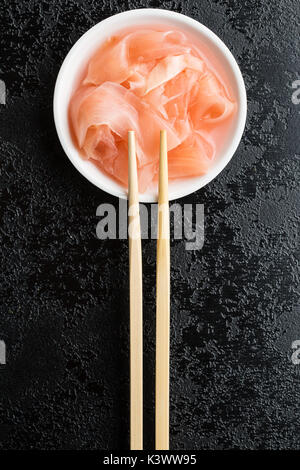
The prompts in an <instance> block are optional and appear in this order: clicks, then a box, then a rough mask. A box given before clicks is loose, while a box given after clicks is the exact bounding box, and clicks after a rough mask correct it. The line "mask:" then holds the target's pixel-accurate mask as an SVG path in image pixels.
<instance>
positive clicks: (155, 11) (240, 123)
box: [53, 8, 247, 202]
mask: <svg viewBox="0 0 300 470" xmlns="http://www.w3.org/2000/svg"><path fill="white" fill-rule="evenodd" d="M147 14H150V15H157V16H158V17H159V18H163V17H164V19H170V20H172V18H173V19H175V20H176V19H177V20H179V21H182V22H183V23H185V24H186V25H187V26H190V27H194V28H195V29H197V30H198V31H199V33H200V34H202V35H204V36H207V37H209V39H210V40H211V41H212V42H213V43H214V45H215V46H217V48H218V49H219V50H220V51H221V53H222V54H223V56H225V58H226V60H227V62H228V64H229V65H230V67H231V71H232V73H233V74H234V76H235V79H236V84H237V89H238V93H239V100H240V104H239V110H238V119H237V124H236V128H235V131H234V134H233V138H232V141H231V143H230V144H229V146H228V148H227V149H226V152H225V153H224V155H222V158H221V159H220V160H219V161H218V162H216V163H215V165H213V166H212V168H211V169H210V170H209V172H208V173H206V174H205V175H203V176H202V177H199V178H201V181H199V179H198V178H194V179H191V180H194V182H195V183H194V184H192V188H191V186H190V185H187V184H185V185H184V184H183V185H182V190H180V191H177V193H175V195H174V194H173V195H172V194H171V196H170V197H169V200H170V201H171V200H174V199H179V198H181V197H184V196H187V195H189V194H192V193H194V192H196V191H198V190H199V189H201V188H203V187H204V186H206V185H207V184H208V183H210V182H211V181H212V180H213V179H214V178H216V176H218V174H219V173H221V171H222V170H223V169H224V168H225V167H226V165H227V164H228V163H229V161H230V160H231V159H232V157H233V155H234V154H235V151H236V149H237V147H238V145H239V143H240V141H241V138H242V135H243V132H244V128H245V124H246V117H247V95H246V88H245V83H244V79H243V76H242V73H241V71H240V68H239V66H238V64H237V62H236V60H235V58H234V56H233V54H232V52H231V51H230V50H229V48H228V47H227V46H226V45H225V43H224V42H223V41H222V40H221V39H220V38H219V37H218V36H217V35H216V34H215V33H214V32H213V31H211V30H210V29H209V28H208V27H207V26H205V25H203V24H202V23H200V22H199V21H197V20H195V19H193V18H191V17H189V16H186V15H184V14H182V13H178V12H174V11H170V10H164V9H160V8H139V9H135V10H126V11H123V12H121V13H117V14H115V15H111V16H109V17H108V18H105V19H104V20H101V21H100V22H98V23H96V24H95V25H94V26H92V27H91V28H90V29H88V30H87V31H86V32H85V33H84V34H83V35H81V36H80V38H79V39H78V40H77V41H76V42H75V44H73V46H72V47H71V49H70V50H69V52H68V53H67V55H66V57H65V59H64V61H63V63H62V65H61V67H60V70H59V72H58V75H57V79H56V83H55V88H54V95H53V114H54V122H55V127H56V131H57V134H58V137H59V140H60V143H61V145H62V147H63V150H64V152H65V153H66V155H67V157H68V158H69V160H70V161H71V163H72V164H73V165H74V166H75V168H76V169H77V170H78V171H79V172H80V173H81V174H82V175H83V176H84V177H85V178H86V179H87V180H88V181H90V182H91V183H92V184H94V185H95V186H97V187H98V188H99V189H101V190H102V191H105V192H107V193H108V194H111V195H113V196H116V197H119V198H122V199H127V191H126V190H124V189H123V190H121V189H116V188H114V187H109V185H107V184H105V183H104V184H102V183H101V184H100V183H99V180H98V178H97V173H96V172H95V173H94V174H93V173H92V172H89V171H87V170H86V168H84V167H83V166H81V165H80V160H79V158H81V159H82V157H80V155H79V152H78V151H77V152H76V153H77V157H74V154H73V152H72V151H71V150H70V148H69V139H68V138H67V136H66V135H65V133H64V131H63V130H62V125H61V112H60V108H59V106H60V105H59V97H60V94H61V93H62V92H63V90H62V88H63V82H64V79H65V74H66V72H67V71H68V70H69V64H70V62H71V61H72V58H73V56H74V55H75V54H76V52H77V50H78V49H79V48H80V45H81V43H82V42H83V41H85V39H86V38H87V37H88V36H89V35H92V33H93V32H94V31H95V30H97V29H98V28H100V25H102V26H103V24H104V23H109V22H111V21H112V20H114V21H117V20H118V19H121V18H122V17H123V20H124V19H125V18H124V17H126V16H129V15H130V16H136V17H137V18H139V17H143V16H145V15H147ZM159 18H158V19H159ZM82 161H84V160H83V159H82ZM186 181H187V179H185V180H183V182H186ZM196 182H197V183H196ZM120 188H121V186H120ZM140 202H157V197H155V196H154V195H149V194H147V193H146V194H140Z"/></svg>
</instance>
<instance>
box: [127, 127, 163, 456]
mask: <svg viewBox="0 0 300 470" xmlns="http://www.w3.org/2000/svg"><path fill="white" fill-rule="evenodd" d="M128 192H129V209H128V217H129V230H128V235H129V282H130V449H131V450H141V449H143V306H142V299H143V296H142V250H141V227H140V216H139V195H138V178H137V165H136V152H135V136H134V132H133V131H129V132H128ZM168 203H169V200H168V159H167V135H166V131H161V132H160V155H159V191H158V237H157V266H156V268H157V272H156V366H155V449H156V450H168V449H169V356H170V228H169V227H170V224H169V204H168Z"/></svg>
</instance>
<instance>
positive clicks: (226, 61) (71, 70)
mask: <svg viewBox="0 0 300 470" xmlns="http://www.w3.org/2000/svg"><path fill="white" fill-rule="evenodd" d="M141 24H142V25H144V24H149V25H150V24H168V25H171V26H173V27H177V28H180V29H182V30H186V31H188V32H190V33H191V34H193V35H194V36H195V35H196V36H197V37H199V40H200V41H201V42H202V43H203V44H205V45H206V46H207V48H209V50H211V51H212V53H213V54H214V56H215V58H216V60H217V61H218V63H219V64H220V66H221V67H222V69H223V70H224V71H225V73H226V75H227V78H228V81H229V83H230V85H231V91H232V93H233V95H234V98H235V99H236V101H237V104H238V111H237V113H236V114H235V117H234V120H233V123H232V125H231V127H230V132H229V135H228V138H227V139H226V142H224V145H223V148H222V151H220V152H219V153H218V154H217V155H216V158H215V160H214V163H213V165H212V167H211V168H210V170H209V171H208V173H207V174H205V175H204V176H201V177H197V178H192V179H190V178H189V179H183V180H178V181H175V182H172V183H170V184H169V197H170V200H171V199H177V198H180V197H182V196H186V195H187V194H190V193H192V192H194V191H197V190H198V189H200V188H202V187H203V186H205V185H206V184H207V183H209V182H210V181H211V180H212V179H213V178H215V177H216V176H217V175H218V174H219V173H220V172H221V171H222V170H223V168H224V167H225V166H226V165H227V163H228V162H229V160H230V159H231V158H232V156H233V154H234V152H235V150H236V148H237V146H238V144H239V142H240V140H241V137H242V134H243V130H244V126H245V121H246V113H247V98H246V90H245V84H244V80H243V77H242V74H241V72H240V69H239V67H238V65H237V63H236V61H235V59H234V57H233V55H232V54H231V52H230V51H229V49H228V48H227V47H226V46H225V44H224V43H223V42H222V41H221V39H219V38H218V37H217V36H216V35H215V34H214V33H213V32H212V31H210V30H209V29H208V28H206V27H205V26H203V25H202V24H201V23H199V22H198V21H195V20H193V19H191V18H189V17H187V16H185V15H181V14H179V13H175V12H173V11H168V10H159V9H148V8H147V9H141V10H131V11H125V12H123V13H119V14H118V15H115V16H111V17H109V18H107V19H105V20H103V21H101V22H100V23H98V24H96V25H95V26H93V27H92V28H91V29H90V30H88V31H87V32H86V33H85V34H84V35H83V36H81V38H80V39H79V40H78V41H77V42H76V44H75V45H74V46H73V47H72V49H71V50H70V52H69V53H68V55H67V56H66V58H65V60H64V62H63V64H62V66H61V69H60V71H59V74H58V77H57V81H56V86H55V91H54V102H53V108H54V120H55V125H56V129H57V133H58V136H59V139H60V142H61V144H62V146H63V148H64V151H65V152H66V154H67V156H68V157H69V159H70V160H71V162H72V163H73V165H74V166H75V167H76V168H77V170H78V171H80V173H81V174H82V175H83V176H85V177H86V178H87V179H88V180H89V181H90V182H91V183H93V184H95V185H96V186H98V188H100V189H102V190H103V191H106V192H107V193H110V194H113V195H115V196H118V197H120V198H127V192H126V190H125V189H124V188H123V187H122V186H121V185H119V184H118V183H116V182H115V181H114V180H113V179H111V178H110V177H109V176H107V175H105V174H104V173H102V172H101V171H100V170H99V169H98V168H96V166H95V165H93V164H92V163H91V162H89V161H86V160H84V159H83V158H82V157H81V156H80V154H79V152H78V150H77V148H76V147H75V145H74V143H73V141H72V138H71V134H70V129H69V123H68V105H69V101H70V97H71V94H72V92H73V90H74V86H75V83H76V79H77V78H78V75H79V73H80V71H81V70H82V69H83V67H84V65H85V64H86V63H87V61H88V60H89V58H90V57H91V56H92V54H93V52H94V51H95V50H96V49H97V48H98V47H99V45H100V44H101V43H103V42H104V41H105V40H106V39H107V38H108V37H109V36H111V35H112V34H115V33H116V32H117V31H119V30H120V29H122V28H124V27H132V26H134V25H141ZM140 200H141V202H155V201H156V200H157V190H156V189H155V188H152V189H150V190H148V191H147V192H145V193H144V194H141V195H140Z"/></svg>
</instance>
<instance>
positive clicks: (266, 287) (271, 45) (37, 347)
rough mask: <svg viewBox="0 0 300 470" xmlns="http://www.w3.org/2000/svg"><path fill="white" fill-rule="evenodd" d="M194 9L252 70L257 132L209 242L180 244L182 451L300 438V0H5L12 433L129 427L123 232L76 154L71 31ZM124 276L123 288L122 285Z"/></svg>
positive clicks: (2, 52)
mask: <svg viewBox="0 0 300 470" xmlns="http://www.w3.org/2000/svg"><path fill="white" fill-rule="evenodd" d="M145 6H151V7H158V6H160V7H161V8H167V9H172V10H175V11H179V12H182V13H184V14H187V15H189V16H191V17H193V18H196V19H198V20H200V21H201V22H202V23H204V24H205V25H206V26H208V27H209V28H211V29H212V30H213V31H215V32H216V33H217V34H218V35H219V36H220V37H221V39H223V40H224V42H225V43H226V44H227V45H228V46H229V48H230V49H231V50H232V52H233V54H234V55H235V57H236V58H237V60H238V62H239V64H240V66H241V70H242V73H243V75H244V78H245V81H246V86H247V92H248V100H249V114H248V121H247V128H246V132H245V135H244V138H243V141H242V143H241V145H240V147H239V149H238V151H237V153H236V155H235V157H234V159H233V160H232V162H231V163H230V164H229V165H228V167H227V168H226V170H225V171H224V172H223V173H222V175H220V176H219V177H218V178H217V179H216V180H215V181H214V182H212V183H211V184H210V185H209V186H208V187H206V188H204V189H203V190H201V191H199V192H197V193H196V194H193V195H192V196H190V197H187V198H185V199H184V200H182V201H181V202H193V203H195V202H199V203H204V204H205V213H206V217H205V235H206V238H205V244H204V247H203V249H202V250H201V251H196V252H189V251H185V245H184V242H183V241H174V242H172V252H171V256H172V266H173V270H172V344H171V353H172V357H171V430H170V434H171V448H173V449H181V448H185V449H228V448H237V449H270V448H271V449H278V448H281V449H297V448H300V433H299V431H300V429H299V427H300V425H299V423H300V411H299V410H300V407H299V405H300V388H299V387H300V373H299V371H300V369H299V368H300V366H299V365H298V366H297V365H293V364H292V362H291V354H292V349H291V343H292V341H294V340H296V339H300V321H299V320H300V319H299V303H298V291H297V289H298V286H299V249H298V240H297V236H298V227H299V225H298V222H299V220H298V215H299V194H298V181H299V125H300V116H299V110H300V105H298V107H297V106H296V105H293V104H292V102H291V95H292V91H293V90H292V88H291V84H292V82H293V81H294V80H296V79H297V78H299V74H300V60H299V50H300V40H299V37H300V35H299V15H300V5H299V2H298V1H297V0H281V1H279V0H276V1H264V2H261V1H250V0H247V1H245V2H240V1H238V0H237V1H233V0H232V1H230V0H215V1H208V0H201V1H196V0H187V1H179V0H178V1H177V0H172V1H163V2H158V1H137V0H131V1H130V0H128V1H117V0H110V1H100V0H94V1H93V0H91V1H80V0H77V1H75V0H70V1H65V0H62V1H54V0H47V1H46V0H42V1H36V0H30V1H26V2H25V1H22V2H21V1H17V0H2V1H1V4H0V79H2V80H4V81H5V83H6V86H7V103H6V105H0V154H1V157H0V158H1V178H0V189H1V209H0V217H1V226H0V237H1V252H0V255H1V274H0V277H1V311H0V339H3V340H5V342H6V345H7V364H6V365H5V366H2V367H1V369H0V448H2V449H26V448H37V449H96V448H97V449H111V448H114V449H117V448H118V449H121V448H127V447H128V443H129V436H128V425H129V421H128V411H129V409H128V379H129V377H128V278H127V270H128V261H127V256H128V252H127V242H126V241H100V240H98V239H97V238H96V235H95V226H96V223H97V219H96V216H95V211H96V207H97V206H98V205H99V204H100V203H101V202H113V203H116V200H115V199H114V198H113V197H110V196H108V195H107V194H105V193H102V192H101V191H100V190H98V189H96V188H95V187H93V186H92V185H91V184H89V183H88V182H86V181H85V180H84V179H83V177H81V176H80V175H79V174H78V173H77V172H76V170H75V169H74V168H73V167H72V166H71V164H70V163H69V161H68V159H67V158H66V156H65V155H64V153H63V151H62V149H61V147H60V145H59V143H58V139H57V136H56V133H55V129H54V125H53V119H52V96H53V87H54V83H55V79H56V75H57V72H58V70H59V67H60V65H61V62H62V60H63V58H64V56H65V55H66V53H67V52H68V50H69V49H70V47H71V46H72V45H73V43H74V42H75V41H76V40H77V39H78V38H79V37H80V36H81V34H82V33H84V32H85V31H86V30H87V29H88V28H90V27H91V26H92V25H93V24H95V23H96V22H98V21H100V20H101V19H103V18H105V17H107V16H109V15H111V14H113V13H116V12H119V11H123V10H127V9H133V8H139V7H145ZM143 255H144V263H145V267H144V273H145V276H144V286H145V289H144V294H145V301H144V306H145V308H144V315H145V333H146V334H145V382H146V387H145V429H146V432H145V445H146V447H147V448H153V431H154V424H153V420H154V414H153V409H154V407H153V402H154V314H155V309H154V303H153V298H154V286H155V242H154V241H145V242H144V244H143ZM116 288H118V290H117V289H116Z"/></svg>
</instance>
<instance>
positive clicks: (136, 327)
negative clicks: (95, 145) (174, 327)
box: [128, 131, 143, 450]
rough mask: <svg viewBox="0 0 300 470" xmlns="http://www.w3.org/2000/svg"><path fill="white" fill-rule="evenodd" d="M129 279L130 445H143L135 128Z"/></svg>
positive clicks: (130, 146)
mask: <svg viewBox="0 0 300 470" xmlns="http://www.w3.org/2000/svg"><path fill="white" fill-rule="evenodd" d="M128 193H129V194H128V198H129V208H128V217H129V225H128V228H129V230H128V235H129V282H130V449H131V450H142V449H143V310H142V299H143V297H142V251H141V228H140V215H139V193H138V177H137V165H136V153H135V136H134V131H129V132H128Z"/></svg>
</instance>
